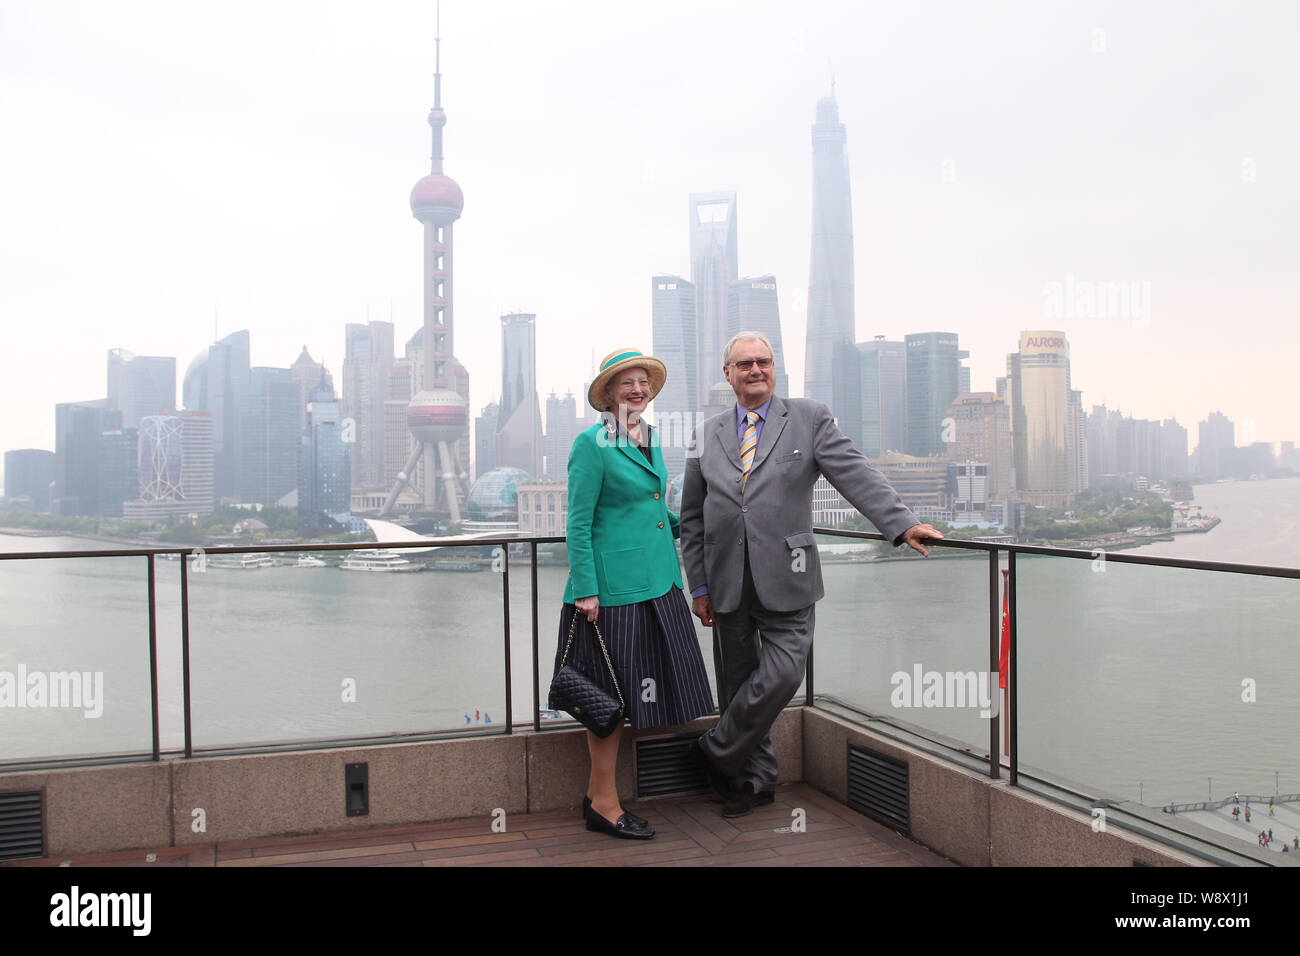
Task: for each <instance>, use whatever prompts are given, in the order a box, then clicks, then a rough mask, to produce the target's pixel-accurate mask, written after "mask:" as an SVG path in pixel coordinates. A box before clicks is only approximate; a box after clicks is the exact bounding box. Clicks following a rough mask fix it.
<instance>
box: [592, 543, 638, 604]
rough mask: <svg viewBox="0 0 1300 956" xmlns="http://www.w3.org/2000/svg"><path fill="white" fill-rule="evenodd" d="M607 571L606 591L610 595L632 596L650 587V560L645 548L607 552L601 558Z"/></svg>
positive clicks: (601, 563) (601, 564)
mask: <svg viewBox="0 0 1300 956" xmlns="http://www.w3.org/2000/svg"><path fill="white" fill-rule="evenodd" d="M600 566H601V567H602V568H603V569H604V571H605V590H606V591H608V592H609V594H610V595H611V596H612V595H615V594H631V593H633V592H636V591H643V590H645V589H646V588H647V587H649V586H650V567H649V558H648V557H647V555H646V552H645V548H625V549H624V550H622V551H606V552H605V553H604V554H602V555H601V556H600Z"/></svg>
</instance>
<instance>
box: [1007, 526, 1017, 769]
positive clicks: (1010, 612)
mask: <svg viewBox="0 0 1300 956" xmlns="http://www.w3.org/2000/svg"><path fill="white" fill-rule="evenodd" d="M1007 621H1008V631H1009V632H1010V638H1009V639H1008V642H1007V643H1008V644H1009V645H1010V650H1009V651H1008V653H1007V658H1008V667H1009V668H1010V671H1011V673H1009V674H1008V675H1007V708H1008V709H1009V710H1010V711H1011V713H1010V714H1009V715H1008V716H1007V719H1008V721H1009V722H1010V724H1011V786H1013V787H1014V786H1017V785H1018V780H1019V776H1020V736H1019V732H1018V728H1017V724H1018V723H1019V720H1020V708H1019V707H1017V706H1016V685H1017V684H1018V683H1019V682H1020V671H1019V669H1018V668H1017V667H1016V553H1015V552H1014V551H1012V552H1010V553H1009V554H1008V555H1007Z"/></svg>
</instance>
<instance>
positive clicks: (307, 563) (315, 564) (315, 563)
mask: <svg viewBox="0 0 1300 956" xmlns="http://www.w3.org/2000/svg"><path fill="white" fill-rule="evenodd" d="M295 567H299V568H323V567H325V562H324V561H322V560H321V559H320V558H318V557H316V556H315V555H311V554H300V555H298V563H297V565H295Z"/></svg>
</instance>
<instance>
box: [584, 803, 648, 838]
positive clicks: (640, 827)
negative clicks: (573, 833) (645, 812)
mask: <svg viewBox="0 0 1300 956" xmlns="http://www.w3.org/2000/svg"><path fill="white" fill-rule="evenodd" d="M637 821H638V822H633V820H632V819H631V815H630V814H629V813H627V812H626V811H624V813H623V815H622V816H620V817H619V818H618V820H617V821H615V822H614V823H610V822H609V821H608V820H606V819H605V818H604V817H602V816H601V815H600V814H599V813H597V812H596V811H595V810H592V811H590V812H589V813H588V814H587V829H588V830H594V831H595V832H596V833H607V834H609V835H610V836H612V837H619V838H620V839H624V840H649V839H652V838H653V837H654V835H655V831H654V830H652V829H651V828H650V824H648V823H646V822H645V821H644V820H642V819H641V818H640V817H637Z"/></svg>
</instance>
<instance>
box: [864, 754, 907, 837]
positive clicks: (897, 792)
mask: <svg viewBox="0 0 1300 956" xmlns="http://www.w3.org/2000/svg"><path fill="white" fill-rule="evenodd" d="M849 806H850V807H851V808H852V809H854V810H857V811H858V812H859V813H865V814H866V815H867V816H869V817H871V818H872V819H873V820H879V821H880V822H881V823H883V824H885V825H886V826H890V827H893V828H894V829H897V830H902V831H904V832H907V831H909V830H910V829H911V817H910V816H909V814H908V790H907V764H905V763H903V762H901V761H898V760H892V759H890V758H889V757H885V756H882V755H881V754H878V753H873V752H872V751H870V750H863V749H862V748H861V747H852V746H851V747H849Z"/></svg>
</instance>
